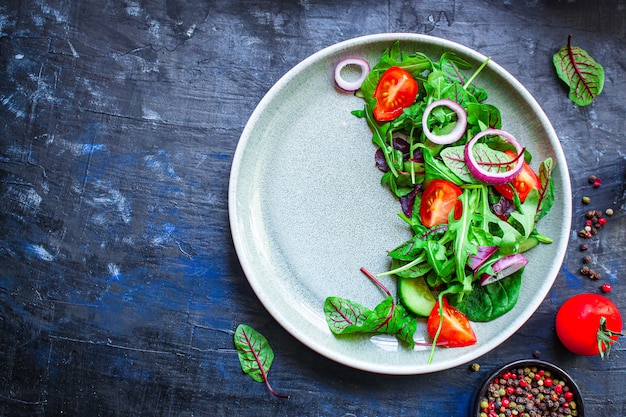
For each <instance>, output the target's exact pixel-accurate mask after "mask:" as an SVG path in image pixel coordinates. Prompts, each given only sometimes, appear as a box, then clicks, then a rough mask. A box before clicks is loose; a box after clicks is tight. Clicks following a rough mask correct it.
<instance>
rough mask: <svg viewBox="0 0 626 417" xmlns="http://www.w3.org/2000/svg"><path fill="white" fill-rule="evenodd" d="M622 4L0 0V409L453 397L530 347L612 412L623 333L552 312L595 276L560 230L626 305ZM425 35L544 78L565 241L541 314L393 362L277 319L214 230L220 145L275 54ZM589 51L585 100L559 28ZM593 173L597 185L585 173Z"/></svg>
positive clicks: (617, 398)
mask: <svg viewBox="0 0 626 417" xmlns="http://www.w3.org/2000/svg"><path fill="white" fill-rule="evenodd" d="M625 28H626V5H625V4H624V2H623V1H618V0H611V1H609V0H607V1H591V0H590V1H585V2H583V1H565V0H563V1H540V0H536V1H524V2H516V1H506V0H505V1H478V0H469V1H463V2H461V1H420V2H417V1H400V0H388V1H384V2H381V1H357V0H347V1H341V2H336V1H329V0H326V1H313V0H310V1H307V0H301V1H268V0H258V1H257V0H255V1H243V0H221V1H220V0H200V1H185V0H165V1H152V0H149V1H120V0H112V1H107V2H102V1H99V0H85V1H71V0H68V1H61V0H25V1H20V0H8V1H7V0H5V1H3V2H2V3H0V120H1V121H2V123H0V129H1V133H0V215H1V220H0V415H2V416H44V415H46V416H58V415H61V414H64V415H76V416H77V415H84V416H140V415H141V416H144V415H145V416H194V415H251V416H295V415H298V416H358V417H371V416H424V417H426V416H433V415H438V416H463V415H465V414H466V410H467V407H468V405H469V403H470V400H471V396H472V393H473V390H474V389H476V387H477V385H478V384H480V382H481V381H482V380H483V378H484V377H485V376H486V375H487V373H488V372H489V371H490V370H492V369H493V368H494V367H496V366H498V365H500V364H502V363H504V362H507V361H510V360H515V359H519V358H527V357H530V356H532V352H533V351H534V350H540V351H541V352H542V359H546V360H551V361H554V362H555V363H557V364H559V365H561V366H563V367H565V368H566V369H567V370H569V371H570V372H571V373H572V375H573V376H574V377H575V378H576V379H577V382H578V383H579V384H580V385H581V387H582V389H583V391H584V393H585V396H586V402H587V407H588V408H589V411H590V412H589V415H591V416H615V417H617V416H622V417H623V416H624V415H626V400H625V399H624V395H623V393H624V391H623V387H624V386H625V385H626V371H625V370H624V366H623V365H622V363H623V360H624V356H625V353H624V348H623V343H622V344H621V345H617V346H616V348H615V349H614V351H613V353H612V357H611V358H610V360H605V361H600V360H599V359H598V358H583V357H576V356H573V355H571V354H569V353H568V352H567V351H565V350H564V348H563V347H562V346H561V345H560V344H559V342H558V340H557V339H556V337H555V334H554V326H553V321H554V315H555V313H556V310H557V309H558V307H559V305H560V304H561V303H562V302H563V301H564V300H566V299H567V298H568V297H569V296H571V295H573V294H576V293H579V292H584V291H590V292H596V291H598V286H599V282H593V281H590V280H589V279H586V278H583V277H581V275H580V274H579V273H578V269H579V268H580V266H581V257H582V254H581V253H580V251H579V250H578V246H579V245H580V243H581V241H580V239H578V238H577V236H576V230H577V229H578V228H580V227H581V224H582V219H583V214H584V212H585V210H586V209H587V208H589V207H584V206H583V205H582V204H580V203H579V202H580V201H581V198H582V196H583V195H590V196H591V197H592V204H591V205H590V206H593V208H598V209H606V208H609V207H611V208H612V209H613V210H615V215H614V216H613V217H612V218H610V220H609V225H608V226H607V227H606V228H605V229H603V230H602V231H601V233H600V234H599V235H597V236H596V237H595V238H594V239H592V240H591V241H590V243H591V250H590V253H592V255H593V257H594V266H595V268H596V269H597V270H598V271H599V272H601V273H602V275H603V278H602V282H609V283H611V284H612V285H613V287H614V291H613V292H612V293H611V295H610V296H611V298H612V299H613V300H614V301H615V302H616V303H617V304H618V306H620V307H621V308H622V309H623V310H625V311H626V295H625V294H626V291H625V287H624V285H625V284H624V274H625V268H626V260H625V257H624V251H625V249H626V246H625V244H624V242H626V235H625V233H626V232H625V231H626V224H625V220H624V210H625V208H626V207H625V186H624V184H625V182H626V181H625V180H626V156H625V146H624V143H626V137H625V135H624V132H625V131H626V122H625V120H626V119H625V118H624V113H625V106H624V102H623V95H624V92H626V82H625V79H626V77H625V76H626V57H625V55H624V44H625V43H626V32H625V30H626V29H625ZM380 32H412V33H427V34H430V35H435V36H440V37H443V38H447V39H450V40H453V41H457V42H460V43H463V44H465V45H467V46H469V47H472V48H474V49H476V50H478V51H479V52H481V53H483V54H485V55H489V56H492V57H493V58H494V59H495V60H496V61H497V62H498V63H499V64H500V65H502V66H503V67H505V68H506V69H507V70H508V71H509V72H511V73H512V74H513V75H514V76H516V77H517V78H518V79H519V80H520V81H521V82H522V83H523V84H524V85H525V86H526V87H527V88H528V89H529V90H530V92H531V93H532V94H533V95H534V96H535V97H536V98H537V100H538V101H539V103H540V104H541V105H542V107H543V108H544V109H545V111H546V113H547V114H548V116H549V117H550V119H551V121H552V123H553V125H554V127H555V129H556V131H557V133H558V135H559V137H560V139H561V141H562V143H563V146H564V149H565V153H566V157H567V160H568V163H569V166H570V170H571V179H572V185H573V191H574V215H573V229H572V233H571V241H570V248H569V251H568V254H567V256H566V259H565V262H564V264H563V266H562V272H561V274H560V275H559V277H558V280H557V282H556V284H555V286H554V288H553V290H552V291H551V293H550V294H549V296H548V297H547V298H546V300H545V301H544V302H543V304H542V306H541V307H540V309H539V310H538V311H537V313H536V314H535V315H534V316H533V317H532V318H531V319H530V320H529V322H528V323H527V324H526V325H525V326H524V327H523V328H522V329H521V330H520V331H519V332H518V333H516V334H515V336H513V337H512V338H511V339H509V340H508V341H507V342H506V343H504V344H503V345H502V346H501V347H499V348H497V349H496V350H494V351H493V352H491V353H489V354H487V355H485V356H484V357H482V358H480V360H479V362H480V364H481V365H482V367H481V370H480V371H479V372H471V371H469V370H468V369H467V367H464V366H463V367H458V368H456V369H453V370H450V371H446V372H441V373H438V374H433V375H424V376H414V377H388V376H380V375H370V374H367V373H363V372H360V371H355V370H351V369H348V368H345V367H343V366H339V365H337V364H335V363H333V362H331V361H329V360H327V359H324V358H322V357H320V356H318V355H317V354H315V353H313V352H311V351H310V350H309V349H307V348H306V347H304V346H302V345H301V344H300V343H299V342H297V341H295V340H294V339H293V338H292V337H291V336H290V335H289V334H287V333H286V332H285V331H284V330H283V329H282V328H281V327H280V325H279V324H277V323H276V322H275V321H274V320H273V319H272V318H271V317H270V316H269V315H268V313H267V312H266V311H265V310H264V309H263V307H262V306H261V305H260V304H259V302H258V301H257V299H256V298H255V296H254V294H253V292H252V291H251V289H250V287H249V286H248V284H247V282H246V280H245V277H244V276H243V274H242V272H241V270H240V267H239V264H238V260H237V258H236V255H235V253H234V250H233V247H232V242H231V239H230V231H229V227H228V216H227V187H228V175H229V172H230V163H231V160H232V156H233V153H234V150H235V147H236V144H237V140H238V138H239V135H240V134H241V131H242V129H243V126H244V124H245V122H246V121H247V118H248V117H249V115H250V114H251V112H252V110H253V109H254V107H255V105H256V104H257V103H258V101H259V100H260V99H261V97H262V96H263V95H264V94H265V92H266V91H267V90H268V89H269V88H270V87H271V86H272V85H273V83H274V82H276V81H277V80H278V79H279V78H280V76H282V75H283V74H284V73H285V72H286V71H288V70H289V69H290V68H291V67H292V66H294V65H295V64H297V63H298V62H299V61H300V60H302V59H304V58H306V57H307V56H309V55H310V54H312V53H314V52H316V51H318V50H319V49H322V48H324V47H326V46H329V45H331V44H333V43H335V42H339V41H342V40H345V39H349V38H352V37H356V36H360V35H365V34H370V33H380ZM569 33H572V34H573V35H574V40H575V43H576V44H578V45H579V46H581V47H583V48H585V49H586V50H587V51H589V52H590V53H591V54H592V55H593V56H594V57H595V58H596V59H597V60H598V61H599V62H601V63H602V64H603V65H604V66H605V70H606V85H605V91H604V92H603V93H602V95H601V96H600V97H599V98H598V99H597V101H596V102H595V103H594V104H593V105H592V106H590V107H588V108H577V107H576V106H574V105H572V104H571V103H570V102H569V101H568V100H567V97H566V92H565V91H564V89H563V86H562V85H561V84H560V83H559V82H558V80H557V79H556V76H555V74H554V72H553V69H552V67H551V61H550V59H551V55H552V53H554V52H555V51H556V50H557V49H558V48H559V47H561V46H562V45H563V44H564V43H565V42H566V39H567V35H568V34H569ZM592 173H593V174H596V175H598V176H600V177H602V179H603V181H604V183H603V185H602V187H600V188H599V189H593V188H592V187H590V186H589V184H588V182H587V178H588V176H589V175H590V174H592ZM239 323H248V324H250V325H252V326H253V327H255V328H257V329H258V330H260V331H261V332H262V333H264V334H265V335H266V336H267V337H268V339H269V340H270V343H271V344H272V346H273V348H274V350H275V352H276V361H275V363H274V365H273V367H272V372H271V381H272V384H273V386H274V387H275V388H276V389H277V390H279V391H282V392H284V393H288V394H289V395H290V396H291V398H290V399H288V400H279V399H276V398H273V397H272V396H271V395H269V394H268V392H267V390H266V388H265V386H264V385H262V384H257V383H255V382H253V381H252V380H251V379H250V378H249V377H247V376H245V375H243V374H242V373H241V369H240V367H239V362H238V359H237V355H236V352H235V351H234V349H233V343H232V335H233V331H234V329H235V328H236V326H237V324H239Z"/></svg>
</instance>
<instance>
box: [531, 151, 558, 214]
mask: <svg viewBox="0 0 626 417" xmlns="http://www.w3.org/2000/svg"><path fill="white" fill-rule="evenodd" d="M553 168H554V162H553V161H552V158H547V159H546V160H545V161H543V162H542V163H541V165H540V166H539V181H540V182H541V189H540V190H539V206H538V207H537V216H536V218H535V221H538V220H539V219H541V218H542V217H543V216H545V215H546V214H548V211H550V208H552V204H553V203H554V181H553V180H552V169H553Z"/></svg>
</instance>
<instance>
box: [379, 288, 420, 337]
mask: <svg viewBox="0 0 626 417" xmlns="http://www.w3.org/2000/svg"><path fill="white" fill-rule="evenodd" d="M370 322H371V324H372V327H373V330H374V331H375V332H377V333H382V334H390V335H395V336H396V337H397V338H398V340H400V341H401V342H403V343H405V344H406V345H408V347H409V348H411V349H413V347H415V340H414V339H413V335H414V334H415V330H416V328H417V321H416V320H415V318H414V317H412V316H411V315H409V313H408V312H407V311H406V309H405V308H404V307H403V306H402V305H400V304H397V303H396V302H395V301H394V300H393V297H391V296H388V297H387V298H386V299H385V300H383V301H382V302H380V303H379V304H378V305H377V306H376V307H375V308H374V314H372V316H371V319H370Z"/></svg>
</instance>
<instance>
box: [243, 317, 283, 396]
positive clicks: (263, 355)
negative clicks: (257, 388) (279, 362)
mask: <svg viewBox="0 0 626 417" xmlns="http://www.w3.org/2000/svg"><path fill="white" fill-rule="evenodd" d="M234 340H235V348H236V349H237V354H238V356H239V362H240V363H241V370H242V371H244V372H245V373H246V374H248V375H250V377H251V378H252V379H254V380H255V381H257V382H265V385H266V386H267V388H268V389H269V391H270V392H271V393H272V394H273V395H275V396H277V397H280V398H288V396H286V395H280V394H277V393H276V392H275V391H274V389H273V388H272V387H271V386H270V383H269V380H268V379H267V374H268V372H269V371H270V366H272V362H274V351H273V350H272V348H271V347H270V345H269V342H268V341H267V339H266V338H265V336H263V335H262V334H261V333H259V332H258V331H256V330H254V329H253V328H252V327H250V326H248V325H247V324H240V325H239V326H237V329H236V330H235V337H234Z"/></svg>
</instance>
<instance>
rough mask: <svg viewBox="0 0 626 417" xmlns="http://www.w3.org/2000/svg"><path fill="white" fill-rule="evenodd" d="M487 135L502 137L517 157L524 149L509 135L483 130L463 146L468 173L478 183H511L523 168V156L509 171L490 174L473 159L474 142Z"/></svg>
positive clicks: (500, 131)
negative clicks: (512, 148)
mask: <svg viewBox="0 0 626 417" xmlns="http://www.w3.org/2000/svg"><path fill="white" fill-rule="evenodd" d="M487 135H497V136H501V137H503V138H504V139H506V141H507V142H509V143H510V144H511V145H513V147H514V148H515V150H516V151H517V154H518V155H520V154H521V153H523V152H524V148H522V145H520V144H519V142H518V141H517V139H516V138H515V136H513V135H511V134H510V133H508V132H505V131H504V130H500V129H486V130H483V131H482V132H480V133H479V134H477V135H476V136H474V137H473V138H472V139H471V140H470V141H469V142H467V145H465V164H466V165H467V168H468V169H469V172H470V173H471V174H472V175H473V176H474V177H475V178H476V179H477V180H478V181H482V182H485V183H487V184H506V183H508V182H511V181H512V180H513V179H515V178H516V177H517V176H518V175H519V173H520V172H521V170H522V168H523V167H524V158H523V156H520V157H519V158H518V159H517V162H516V164H515V166H514V167H513V169H511V170H509V171H505V172H491V171H487V170H485V169H483V168H482V167H481V166H480V164H479V163H478V162H477V161H476V158H474V153H473V152H472V149H473V148H474V145H475V144H476V142H478V139H480V138H482V137H483V136H487Z"/></svg>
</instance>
